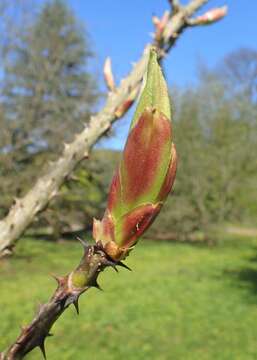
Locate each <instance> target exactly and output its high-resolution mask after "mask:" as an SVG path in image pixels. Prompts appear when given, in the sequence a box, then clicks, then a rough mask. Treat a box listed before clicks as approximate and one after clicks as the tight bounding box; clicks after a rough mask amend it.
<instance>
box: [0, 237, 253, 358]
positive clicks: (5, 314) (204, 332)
mask: <svg viewBox="0 0 257 360" xmlns="http://www.w3.org/2000/svg"><path fill="white" fill-rule="evenodd" d="M220 240H221V241H220V244H219V245H218V246H216V247H214V248H210V247H206V246H195V245H194V246H191V245H185V244H181V243H176V244H173V245H171V244H170V243H167V242H166V243H156V242H151V241H149V242H141V243H139V244H138V245H137V248H136V251H135V252H132V253H131V255H130V256H129V258H128V259H127V261H126V262H127V264H128V265H129V266H130V267H131V268H132V269H133V271H132V272H129V271H126V270H125V269H121V270H120V273H119V274H116V273H115V272H114V271H112V270H111V269H109V270H107V271H105V272H104V273H103V274H101V276H100V279H99V282H100V284H101V286H102V287H103V289H104V292H100V291H98V290H96V289H92V290H90V291H89V292H88V293H86V294H84V295H83V296H82V297H81V300H80V310H81V311H80V312H81V314H80V316H79V317H78V316H77V314H76V312H75V309H74V308H73V307H70V308H69V309H68V310H67V311H66V312H65V313H64V314H63V316H62V317H61V318H60V319H59V320H58V322H57V323H56V324H55V325H54V327H53V329H52V331H51V332H52V333H53V334H54V337H51V338H49V339H48V340H47V342H46V350H47V355H48V358H49V359H51V360H59V359H63V360H70V359H87V358H90V359H94V360H100V359H101V360H102V359H105V360H118V359H120V358H125V359H129V360H134V359H140V360H144V359H154V360H170V359H174V360H185V359H190V360H198V359H201V360H216V359H219V360H231V359H237V360H253V359H255V358H256V357H257V348H256V332H257V323H256V315H257V313H256V296H257V283H256V275H257V261H256V248H257V238H242V237H241V238H239V237H238V238H235V237H233V238H232V237H230V238H229V237H225V238H224V236H221V237H220ZM81 253H82V249H81V246H80V244H79V243H74V242H66V243H65V244H63V243H62V244H56V243H50V242H45V241H44V242H43V241H37V240H35V239H30V240H29V239H22V240H21V241H20V243H19V245H18V248H17V255H16V256H15V257H13V258H12V259H10V260H6V261H5V262H1V263H0V287H1V297H0V307H1V309H2V311H1V312H0V323H1V337H0V348H1V349H4V348H5V347H6V346H7V345H9V344H10V343H11V342H12V341H13V339H14V338H15V337H16V336H17V335H18V333H19V327H18V324H20V325H26V324H27V323H28V321H30V320H31V318H32V316H33V315H32V309H33V308H35V309H36V308H37V306H38V305H37V304H38V303H39V302H44V301H46V300H47V299H48V297H49V294H51V293H52V292H53V290H54V288H55V286H56V284H55V281H54V280H53V279H52V278H51V277H50V276H46V274H47V273H55V274H59V275H60V274H66V273H67V272H69V271H70V270H71V269H72V268H73V267H74V266H75V265H76V262H77V259H79V258H80V255H81ZM56 254H58V256H56ZM10 294H12V295H11V296H10ZM14 324H15V325H14ZM27 358H28V359H31V360H32V359H33V360H37V359H38V360H39V359H42V355H41V354H40V351H39V349H35V350H34V351H33V352H32V353H31V354H29V355H28V357H27Z"/></svg>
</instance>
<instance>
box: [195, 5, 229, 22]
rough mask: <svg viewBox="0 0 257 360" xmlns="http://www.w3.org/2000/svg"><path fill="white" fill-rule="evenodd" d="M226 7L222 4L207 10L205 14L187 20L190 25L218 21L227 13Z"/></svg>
mask: <svg viewBox="0 0 257 360" xmlns="http://www.w3.org/2000/svg"><path fill="white" fill-rule="evenodd" d="M227 12H228V8H227V6H223V7H220V8H215V9H211V10H209V11H207V12H206V13H205V14H203V15H201V16H198V17H197V18H195V19H191V20H189V24H190V25H209V24H212V23H214V22H216V21H219V20H221V19H223V18H224V16H226V15H227Z"/></svg>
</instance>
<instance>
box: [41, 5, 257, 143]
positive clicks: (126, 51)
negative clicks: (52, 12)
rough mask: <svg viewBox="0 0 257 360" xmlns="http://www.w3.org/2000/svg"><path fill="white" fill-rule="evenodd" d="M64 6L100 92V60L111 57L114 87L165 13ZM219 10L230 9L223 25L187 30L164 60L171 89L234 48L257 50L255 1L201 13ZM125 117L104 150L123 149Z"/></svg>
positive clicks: (145, 9) (153, 8)
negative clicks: (89, 55)
mask: <svg viewBox="0 0 257 360" xmlns="http://www.w3.org/2000/svg"><path fill="white" fill-rule="evenodd" d="M41 1H42V0H41ZM43 2H44V0H43ZM67 2H68V4H69V5H70V7H71V8H72V9H73V11H74V12H75V15H76V16H77V17H78V18H79V19H80V20H81V21H82V22H83V23H85V25H86V27H87V30H88V32H89V34H90V38H91V43H92V48H93V50H94V51H95V54H96V59H95V61H94V64H93V68H94V70H96V71H97V73H98V78H99V83H100V85H101V88H102V89H104V84H103V80H102V66H103V62H104V60H105V58H106V57H107V56H110V57H111V59H112V63H113V69H114V73H115V76H116V79H117V80H118V81H119V80H120V79H121V78H122V77H124V76H125V75H126V74H127V73H128V72H129V71H130V69H131V63H132V62H134V61H136V60H137V59H139V57H140V55H141V53H142V49H143V47H144V45H145V44H146V43H147V42H149V41H150V40H151V38H150V35H149V34H150V33H151V32H152V31H153V25H152V22H151V16H152V15H153V14H155V15H157V16H158V15H161V14H162V13H163V11H164V10H166V9H168V7H169V4H168V1H167V0H129V1H125V0H101V1H96V0H95V1H85V0H67ZM184 3H187V1H184ZM223 5H228V7H229V13H228V16H227V17H226V18H225V19H224V20H222V21H220V22H218V23H216V24H214V25H211V26H208V27H197V28H193V29H188V30H186V31H185V32H184V34H183V35H182V36H181V39H179V41H178V43H177V45H176V47H175V48H173V49H172V51H171V52H170V54H169V55H168V57H167V59H166V61H165V63H164V66H165V73H166V76H167V80H168V83H169V85H170V86H172V85H174V84H178V85H181V86H184V85H189V86H190V84H194V82H195V79H196V69H197V65H198V64H199V63H201V62H203V63H206V64H207V65H209V66H214V65H215V64H216V63H217V62H218V61H219V60H221V59H222V57H223V56H224V55H226V54H227V53H229V52H231V51H233V50H236V49H237V48H239V47H252V48H256V47H257V42H256V37H257V19H256V14H257V0H209V2H208V4H207V5H205V7H203V8H202V9H201V11H200V13H202V12H204V11H206V10H208V9H210V8H212V7H217V6H223ZM132 111H133V110H132ZM130 116H131V113H130V114H128V116H126V117H125V119H123V120H121V121H120V122H119V123H118V124H117V125H116V126H115V129H116V136H115V137H114V138H112V139H111V140H109V141H107V142H106V141H105V142H104V146H107V147H114V148H122V147H123V144H124V141H125V137H126V133H127V129H128V123H129V117H130Z"/></svg>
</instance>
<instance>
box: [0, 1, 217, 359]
mask: <svg viewBox="0 0 257 360" xmlns="http://www.w3.org/2000/svg"><path fill="white" fill-rule="evenodd" d="M206 2H207V0H192V1H191V2H190V3H189V4H188V5H187V6H185V7H182V6H180V4H179V2H178V1H170V3H171V5H172V10H173V11H172V12H166V13H165V14H164V15H163V17H162V19H158V18H155V19H153V22H154V24H155V26H156V31H155V35H154V44H155V46H156V47H157V49H158V51H159V56H160V58H163V57H164V56H165V55H166V53H167V52H168V51H169V50H170V49H171V47H172V46H173V45H174V44H175V42H176V40H177V39H178V36H179V34H180V33H181V32H182V31H183V30H184V29H185V28H186V27H188V26H190V21H188V20H189V19H190V17H191V16H192V15H193V14H194V13H195V12H196V11H197V10H198V9H199V8H200V7H201V6H202V5H204V4H205V3H206ZM215 21H216V20H215ZM149 48H150V44H147V45H146V47H145V49H144V52H143V55H142V58H141V59H140V60H139V61H138V63H137V64H136V65H135V66H134V68H133V70H132V72H131V73H130V74H129V75H128V77H127V78H126V79H124V80H122V81H121V84H120V86H119V87H118V88H115V87H114V84H113V82H112V85H111V82H110V83H109V88H110V89H111V88H112V89H113V90H112V91H111V92H110V93H109V96H108V99H107V102H106V105H105V106H104V108H103V109H102V110H101V111H100V112H99V113H98V114H97V115H95V116H92V118H91V121H90V123H89V125H86V126H85V129H84V130H83V131H82V133H80V134H78V135H77V136H76V137H75V139H74V141H73V142H72V143H70V144H67V145H65V148H64V151H63V154H62V156H61V157H60V159H59V160H58V161H56V162H55V163H54V164H52V165H51V166H50V169H49V171H48V173H47V174H46V175H45V176H44V177H42V178H41V179H39V180H38V182H37V183H36V184H35V186H34V187H33V188H32V190H31V191H30V192H29V193H28V194H27V195H26V196H25V197H24V198H23V199H19V200H17V201H16V204H15V205H14V206H13V207H12V209H11V210H10V212H9V214H8V216H7V217H6V218H5V219H3V220H2V221H1V222H0V252H2V254H3V253H4V252H8V251H10V250H11V248H12V246H13V244H14V243H15V241H16V240H17V239H18V237H19V236H20V235H21V234H22V233H23V232H24V230H25V229H26V228H27V226H29V224H30V223H31V222H32V221H33V218H34V216H35V214H37V213H38V212H39V211H42V209H43V208H44V207H45V206H46V205H47V203H48V202H49V200H51V198H53V197H54V196H55V195H56V193H57V191H58V188H59V187H60V186H61V184H62V183H63V182H64V181H65V178H66V177H67V176H68V175H69V174H70V172H71V171H72V170H73V169H74V167H75V166H76V165H77V164H78V163H79V162H80V161H81V160H82V159H83V158H85V157H88V154H89V151H90V149H91V148H92V146H93V145H94V144H95V143H96V141H98V140H99V138H100V137H101V136H103V134H104V133H105V132H106V131H107V130H108V129H109V128H110V126H111V124H112V123H113V122H114V121H115V120H117V119H118V118H120V117H121V116H123V115H124V113H125V112H126V111H127V109H128V108H129V106H130V105H131V104H132V103H133V102H134V100H135V98H136V96H137V93H138V90H139V87H140V83H141V80H142V78H143V75H144V73H145V70H146V66H147V60H148V52H149ZM108 66H109V70H108V71H111V68H110V64H109V65H108ZM108 71H107V73H108ZM107 75H108V74H107ZM107 85H108V83H107ZM110 85H111V86H110ZM110 266H111V267H113V268H114V269H115V270H116V271H117V266H123V267H126V265H125V264H123V263H121V262H120V261H118V262H115V261H113V260H112V259H111V258H110V257H108V255H107V254H106V253H105V251H104V250H103V248H102V247H101V244H99V243H97V244H96V245H93V246H88V245H86V244H84V255H83V257H82V259H81V262H80V264H79V265H78V267H77V268H76V269H75V270H73V271H72V272H71V273H70V274H68V275H67V276H65V277H62V278H61V277H60V278H56V279H57V282H58V286H57V289H56V290H55V292H54V294H53V296H52V297H51V298H50V300H49V301H48V302H47V303H46V304H44V305H42V306H41V307H40V309H39V311H38V313H37V314H36V316H35V318H34V319H33V320H32V322H31V323H30V325H28V326H26V327H24V328H23V329H22V331H21V334H20V335H19V337H18V338H17V339H16V340H15V342H14V343H13V344H12V345H11V346H10V347H9V349H7V350H6V351H5V352H4V353H2V354H1V355H0V360H18V359H23V358H24V356H25V355H26V354H27V353H28V352H30V351H31V350H33V349H34V348H35V347H40V349H41V350H42V353H43V355H44V356H45V347H44V342H45V339H46V338H47V337H48V336H51V334H50V330H51V327H52V325H53V324H54V323H55V321H56V320H57V319H58V318H59V317H60V316H61V314H62V313H63V312H64V311H65V309H67V308H68V306H69V305H70V304H74V306H75V308H76V310H77V311H78V299H79V296H80V295H81V294H82V293H84V292H85V291H87V290H88V289H89V288H90V287H99V285H98V284H97V277H98V275H99V273H100V272H101V271H103V270H104V269H105V268H106V267H110Z"/></svg>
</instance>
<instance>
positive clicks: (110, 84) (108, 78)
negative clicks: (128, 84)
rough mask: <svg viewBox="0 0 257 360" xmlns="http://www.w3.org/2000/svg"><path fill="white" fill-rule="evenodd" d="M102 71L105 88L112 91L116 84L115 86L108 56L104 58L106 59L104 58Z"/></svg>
mask: <svg viewBox="0 0 257 360" xmlns="http://www.w3.org/2000/svg"><path fill="white" fill-rule="evenodd" d="M103 73H104V79H105V83H106V85H107V88H108V89H109V90H110V91H114V90H115V87H116V86H115V81H114V76H113V72H112V63H111V58H110V57H108V58H106V60H105V63H104V67H103Z"/></svg>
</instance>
